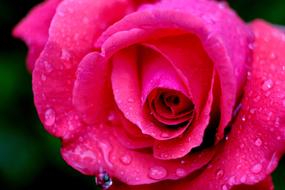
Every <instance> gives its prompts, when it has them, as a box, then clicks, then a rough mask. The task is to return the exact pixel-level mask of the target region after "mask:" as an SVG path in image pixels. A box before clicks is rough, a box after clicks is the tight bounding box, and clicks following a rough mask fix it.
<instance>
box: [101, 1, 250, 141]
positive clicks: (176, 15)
mask: <svg viewBox="0 0 285 190" xmlns="http://www.w3.org/2000/svg"><path fill="white" fill-rule="evenodd" d="M205 13H206V14H205ZM169 28H171V30H172V32H173V31H174V30H175V29H176V30H180V31H183V32H184V33H185V32H190V33H193V34H195V35H197V36H198V37H199V39H200V40H201V43H202V44H203V47H204V48H205V50H206V52H207V53H208V55H209V57H210V58H211V60H212V61H213V63H214V67H215V69H216V70H217V72H218V75H219V77H220V81H221V90H222V93H221V122H220V127H219V129H218V133H217V140H220V139H222V138H223V134H224V129H225V127H226V125H227V124H228V122H229V121H230V119H231V117H232V111H233V107H234V105H235V101H236V99H237V97H238V96H239V95H240V92H241V90H240V89H242V87H243V84H244V82H245V79H246V77H245V76H246V70H247V69H248V64H249V63H250V62H251V60H250V59H249V58H250V48H248V43H250V42H251V41H252V34H251V31H250V30H249V28H248V27H247V26H246V25H245V24H244V23H243V22H242V21H241V20H240V19H239V18H238V17H237V16H236V15H235V14H234V13H233V12H232V11H231V10H230V9H229V8H227V6H226V5H225V3H218V2H215V1H207V0H179V1H177V0H176V1H172V0H168V1H162V2H160V3H156V4H155V5H149V6H144V7H143V8H142V9H141V11H137V12H135V13H133V14H129V15H128V16H126V17H124V19H122V20H120V21H119V22H117V23H115V24H114V25H112V26H111V27H109V28H108V29H107V30H106V31H105V32H104V34H103V35H102V36H101V37H100V38H99V39H98V41H97V43H96V46H97V47H102V52H103V54H106V55H111V54H113V53H114V52H116V51H118V50H119V49H122V48H125V47H127V46H128V45H131V44H134V43H139V42H143V41H146V40H149V39H150V36H151V37H152V38H153V39H155V38H159V37H161V36H167V34H166V35H165V33H164V32H165V31H167V30H166V29H169ZM159 31H160V32H159ZM162 31H164V32H162ZM176 32H177V31H176ZM163 33H164V34H163ZM233 34H236V35H238V36H239V37H238V38H236V37H235V36H234V35H233Z"/></svg>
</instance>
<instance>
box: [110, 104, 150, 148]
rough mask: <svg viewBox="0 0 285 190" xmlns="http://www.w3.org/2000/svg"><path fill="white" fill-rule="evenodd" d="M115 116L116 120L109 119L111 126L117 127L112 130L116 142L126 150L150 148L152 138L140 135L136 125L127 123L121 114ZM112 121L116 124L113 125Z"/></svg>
mask: <svg viewBox="0 0 285 190" xmlns="http://www.w3.org/2000/svg"><path fill="white" fill-rule="evenodd" d="M118 112H119V110H118ZM117 114H118V118H117V119H111V122H112V124H113V125H114V126H117V127H114V128H113V132H114V135H115V136H116V137H117V140H118V141H119V142H120V143H121V144H122V145H123V146H124V147H126V148H128V149H142V148H150V147H152V145H153V138H152V137H151V136H148V135H145V134H142V132H141V130H140V129H139V128H138V127H137V126H136V125H134V124H133V123H131V122H130V121H128V120H127V119H126V118H125V117H124V116H123V114H122V113H120V114H119V113H117ZM117 114H116V115H117ZM114 116H115V115H114ZM114 120H117V123H114V122H113V121H114ZM118 126H121V127H118Z"/></svg>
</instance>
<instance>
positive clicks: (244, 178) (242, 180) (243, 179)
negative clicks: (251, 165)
mask: <svg viewBox="0 0 285 190" xmlns="http://www.w3.org/2000/svg"><path fill="white" fill-rule="evenodd" d="M246 180H247V177H246V175H243V176H242V177H241V178H240V182H241V183H245V182H246Z"/></svg>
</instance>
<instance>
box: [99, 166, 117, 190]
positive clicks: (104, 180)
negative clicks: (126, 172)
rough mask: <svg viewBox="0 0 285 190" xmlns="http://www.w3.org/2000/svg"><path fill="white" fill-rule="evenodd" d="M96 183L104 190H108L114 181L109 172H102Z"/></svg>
mask: <svg viewBox="0 0 285 190" xmlns="http://www.w3.org/2000/svg"><path fill="white" fill-rule="evenodd" d="M95 183H96V185H98V186H99V187H100V188H102V189H103V190H106V189H109V188H110V187H111V186H112V184H113V181H112V179H111V177H110V176H109V174H108V173H107V172H105V171H101V172H100V173H99V174H98V176H96V177H95Z"/></svg>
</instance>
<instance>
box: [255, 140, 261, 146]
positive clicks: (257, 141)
mask: <svg viewBox="0 0 285 190" xmlns="http://www.w3.org/2000/svg"><path fill="white" fill-rule="evenodd" d="M254 144H255V145H256V146H261V145H262V140H261V139H260V138H257V139H256V140H255V142H254Z"/></svg>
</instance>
